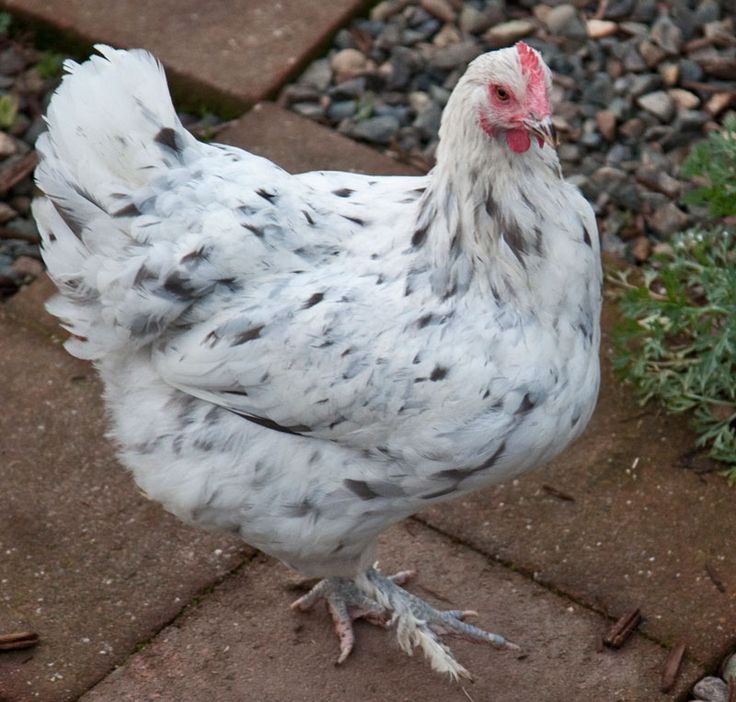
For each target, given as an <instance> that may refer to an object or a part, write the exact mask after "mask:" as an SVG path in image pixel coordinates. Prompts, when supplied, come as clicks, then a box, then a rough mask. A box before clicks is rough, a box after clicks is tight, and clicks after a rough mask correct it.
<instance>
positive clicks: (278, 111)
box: [217, 102, 418, 175]
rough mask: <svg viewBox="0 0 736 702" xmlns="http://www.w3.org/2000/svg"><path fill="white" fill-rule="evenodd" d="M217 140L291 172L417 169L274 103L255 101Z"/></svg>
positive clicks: (398, 172)
mask: <svg viewBox="0 0 736 702" xmlns="http://www.w3.org/2000/svg"><path fill="white" fill-rule="evenodd" d="M217 139H218V141H222V142H225V143H228V144H234V145H235V146H240V147H241V148H244V149H248V150H250V151H252V152H253V153H256V154H258V155H259V156H265V157H266V158H269V159H271V160H272V161H274V162H275V163H277V164H278V165H279V166H281V167H282V168H285V169H286V170H287V171H291V172H292V173H298V172H302V171H307V170H336V171H354V172H358V173H375V174H384V175H412V174H417V173H418V171H417V170H416V169H414V168H412V167H411V166H407V165H404V164H401V163H399V162H398V161H393V160H392V159H389V158H387V157H386V156H383V155H382V154H379V153H378V152H376V151H374V150H373V149H371V148H369V147H367V146H363V145H361V144H357V143H355V142H354V141H351V140H350V139H347V138H345V137H343V136H341V135H339V134H336V133H335V132H333V131H331V130H330V129H327V128H326V127H321V126H320V125H318V124H315V123H314V122H312V121H311V120H308V119H306V118H304V117H299V116H298V115H295V114H294V113H292V112H288V111H287V110H284V109H283V108H281V107H277V106H276V105H274V104H273V103H268V102H264V103H261V104H260V105H256V106H255V108H254V109H252V110H251V111H250V112H248V113H246V114H245V115H244V116H243V117H241V118H240V119H239V120H238V121H237V122H235V123H233V125H232V126H231V127H229V128H228V129H225V130H223V131H222V132H221V133H220V134H219V135H218V137H217Z"/></svg>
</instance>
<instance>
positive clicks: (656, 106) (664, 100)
mask: <svg viewBox="0 0 736 702" xmlns="http://www.w3.org/2000/svg"><path fill="white" fill-rule="evenodd" d="M636 102H637V104H638V105H639V107H642V108H643V109H645V110H646V111H647V112H649V113H651V114H653V115H654V116H655V117H656V118H657V119H659V120H661V121H662V122H669V121H670V120H671V119H672V117H673V116H674V114H675V102H674V100H673V99H672V98H671V97H670V96H669V95H668V94H667V93H666V92H664V90H657V91H655V92H653V93H647V94H646V95H642V96H641V97H639V98H637V100H636Z"/></svg>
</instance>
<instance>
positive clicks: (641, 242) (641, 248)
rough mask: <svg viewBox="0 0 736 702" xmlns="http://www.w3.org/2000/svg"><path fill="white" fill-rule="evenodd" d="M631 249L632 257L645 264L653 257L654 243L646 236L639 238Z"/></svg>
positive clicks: (632, 243)
mask: <svg viewBox="0 0 736 702" xmlns="http://www.w3.org/2000/svg"><path fill="white" fill-rule="evenodd" d="M630 247H631V255H632V256H633V257H634V259H635V260H636V261H637V262H639V263H644V261H646V260H648V259H649V257H650V256H651V255H652V243H651V242H650V241H649V239H647V237H645V236H637V237H636V238H635V239H634V240H633V241H632V242H631V244H630Z"/></svg>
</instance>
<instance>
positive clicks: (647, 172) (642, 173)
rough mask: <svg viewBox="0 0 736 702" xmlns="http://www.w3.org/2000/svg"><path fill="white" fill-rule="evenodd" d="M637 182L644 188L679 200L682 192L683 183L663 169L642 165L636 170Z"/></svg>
mask: <svg viewBox="0 0 736 702" xmlns="http://www.w3.org/2000/svg"><path fill="white" fill-rule="evenodd" d="M636 180H637V181H638V182H639V183H641V184H642V185H643V186H645V187H647V188H649V189H650V190H654V191H655V192H658V193H662V194H663V195H666V196H667V197H669V198H670V199H672V200H677V199H678V198H679V197H680V194H681V192H682V183H681V182H680V181H679V180H677V179H676V178H673V177H672V176H671V175H669V174H668V173H667V172H666V171H664V170H662V169H661V168H657V167H656V166H653V165H651V166H650V165H642V166H639V168H637V169H636Z"/></svg>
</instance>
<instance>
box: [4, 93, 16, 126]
mask: <svg viewBox="0 0 736 702" xmlns="http://www.w3.org/2000/svg"><path fill="white" fill-rule="evenodd" d="M17 114H18V96H17V95H0V129H10V127H12V126H13V122H15V117H16V115H17Z"/></svg>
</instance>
